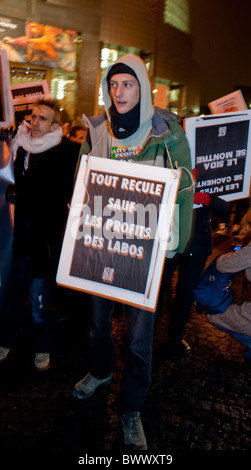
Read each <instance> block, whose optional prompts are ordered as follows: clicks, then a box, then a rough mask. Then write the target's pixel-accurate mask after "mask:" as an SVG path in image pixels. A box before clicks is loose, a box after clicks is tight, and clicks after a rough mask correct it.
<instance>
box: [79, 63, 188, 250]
mask: <svg viewBox="0 0 251 470" xmlns="http://www.w3.org/2000/svg"><path fill="white" fill-rule="evenodd" d="M117 62H123V63H125V64H127V65H129V66H130V67H131V68H132V69H133V70H134V71H135V73H136V75H137V78H138V81H139V83H140V87H141V99H140V107H141V111H140V126H139V129H138V131H136V133H135V134H133V135H132V136H131V137H130V138H129V139H125V140H127V142H123V141H122V142H121V144H122V145H123V144H124V143H125V144H126V145H138V144H139V142H140V145H141V146H142V141H143V142H144V144H143V146H142V149H141V151H140V153H139V154H138V155H136V156H135V157H134V159H133V161H134V162H135V163H138V164H144V165H153V166H158V167H163V168H164V167H167V168H172V167H173V168H174V169H176V168H182V175H181V181H180V185H179V190H178V196H177V201H176V208H177V210H176V211H175V215H174V221H173V226H172V231H173V233H174V232H175V233H177V236H176V243H175V249H174V252H183V251H184V249H185V247H186V244H187V242H188V240H189V237H190V233H191V224H192V210H193V181H192V175H191V170H192V168H191V156H190V149H189V145H188V141H187V139H186V136H185V133H184V131H183V129H182V127H181V126H180V124H179V122H178V118H177V116H176V115H174V114H173V113H171V112H169V111H166V110H163V109H161V108H156V107H154V106H152V101H151V86H150V81H149V78H148V75H147V71H146V68H145V65H144V63H143V62H142V61H141V59H139V58H138V57H137V56H134V55H133V54H128V55H126V56H124V57H122V58H121V59H119V60H118V61H117ZM110 68H111V67H108V69H107V72H106V75H105V77H104V78H103V80H102V88H103V97H104V102H105V110H106V112H105V113H104V114H100V115H98V116H93V117H89V118H87V116H85V115H83V116H82V118H83V123H84V124H85V125H86V126H87V127H88V133H87V136H86V139H85V141H84V142H83V144H82V146H81V149H80V155H83V154H84V155H93V156H96V157H104V158H111V138H112V137H113V136H112V131H111V126H110V115H109V108H110V106H111V100H110V95H109V90H108V86H107V80H106V76H107V74H108V72H109V70H110ZM145 135H146V136H147V137H146V138H145ZM174 225H176V227H175V226H174ZM177 237H178V239H177ZM168 256H173V253H172V254H170V253H168Z"/></svg>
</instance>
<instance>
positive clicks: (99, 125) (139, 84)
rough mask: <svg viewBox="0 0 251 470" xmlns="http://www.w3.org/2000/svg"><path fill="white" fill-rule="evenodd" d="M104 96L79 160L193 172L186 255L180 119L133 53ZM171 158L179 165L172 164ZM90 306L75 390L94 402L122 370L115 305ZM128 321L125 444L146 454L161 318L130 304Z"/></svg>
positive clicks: (108, 79) (106, 84) (186, 159)
mask: <svg viewBox="0 0 251 470" xmlns="http://www.w3.org/2000/svg"><path fill="white" fill-rule="evenodd" d="M102 90H103V97H104V103H105V111H106V112H105V114H104V115H99V116H96V117H90V118H89V119H88V118H87V117H86V116H83V121H84V124H85V125H86V126H87V127H88V134H87V136H86V139H85V141H84V143H83V144H82V147H81V152H80V154H89V155H93V156H99V157H104V158H112V159H117V160H127V161H130V162H135V163H138V164H144V165H153V166H159V167H165V166H167V167H168V166H169V167H170V165H173V167H175V166H179V167H184V168H185V170H186V169H187V170H188V172H187V171H185V170H184V171H182V177H181V182H180V186H179V194H178V199H177V204H178V205H179V243H177V245H178V246H177V250H178V251H183V249H184V248H185V246H186V243H187V241H188V239H189V236H190V227H191V218H192V205H193V190H192V184H191V178H190V174H189V172H190V171H191V159H190V151H189V146H188V142H187V140H186V138H185V135H184V132H183V130H182V128H181V127H180V125H179V123H178V120H177V117H176V116H175V115H174V114H172V113H169V112H167V111H163V110H160V109H155V108H154V107H153V105H152V99H151V85H150V80H149V78H148V74H147V70H146V67H145V64H144V62H143V61H142V60H141V59H140V58H139V57H137V56H135V55H133V54H128V55H126V56H124V57H122V58H120V59H119V60H117V61H116V62H115V63H114V64H113V65H112V66H111V67H109V68H108V70H107V73H106V75H105V77H104V78H103V80H102ZM168 154H169V158H171V160H172V162H170V161H169V158H168V157H167V155H168ZM125 155H129V157H125ZM170 156H171V157H170ZM172 255H173V253H172V254H171V256H172ZM91 306H92V312H91V321H90V329H89V348H90V372H89V373H88V374H87V375H86V376H85V377H84V378H83V379H82V380H80V381H79V382H78V383H77V384H76V385H75V389H74V395H75V396H76V397H77V398H82V399H85V398H88V397H90V396H91V395H92V394H93V393H94V392H95V390H96V389H97V388H98V387H99V386H100V385H104V384H108V383H110V382H111V379H112V372H113V370H114V365H115V357H114V349H113V342H112V336H111V317H112V314H113V311H114V306H115V302H114V301H112V300H109V299H104V298H101V297H96V296H91ZM124 315H125V323H126V327H127V340H128V350H127V358H126V364H125V368H124V372H123V379H122V387H121V388H122V390H121V398H120V413H121V422H122V426H123V433H124V444H125V446H126V447H127V448H130V449H131V450H146V449H147V442H146V438H145V434H144V431H143V427H142V423H141V418H140V412H141V409H142V407H143V403H144V401H145V398H146V396H147V393H148V391H149V387H150V382H151V363H152V340H153V325H154V318H155V315H154V314H153V313H151V312H149V311H145V310H142V309H139V308H136V307H132V306H128V305H124Z"/></svg>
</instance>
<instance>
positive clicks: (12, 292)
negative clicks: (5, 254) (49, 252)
mask: <svg viewBox="0 0 251 470" xmlns="http://www.w3.org/2000/svg"><path fill="white" fill-rule="evenodd" d="M26 292H27V294H28V300H29V312H30V315H31V319H32V344H33V348H34V352H36V353H37V352H50V349H51V335H50V283H49V280H48V279H47V278H46V277H32V275H31V272H30V264H29V259H28V258H26V259H17V260H14V261H13V266H12V271H11V276H10V282H9V288H8V295H7V299H6V306H5V308H4V312H3V315H1V328H0V331H1V332H0V346H2V347H6V348H10V349H12V348H13V346H14V345H15V343H16V341H17V339H18V336H19V333H20V330H21V328H22V325H23V324H24V317H23V315H24V304H25V294H26Z"/></svg>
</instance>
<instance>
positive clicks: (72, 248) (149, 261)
mask: <svg viewBox="0 0 251 470" xmlns="http://www.w3.org/2000/svg"><path fill="white" fill-rule="evenodd" d="M179 181H180V170H167V169H163V168H157V167H152V166H151V167H148V166H146V165H140V164H134V163H133V164H132V163H127V162H118V161H115V160H108V159H104V158H97V157H86V156H83V157H82V160H81V165H80V168H79V172H78V176H77V180H76V185H75V190H74V194H73V198H72V203H71V208H70V212H69V217H68V223H67V227H66V233H65V238H64V243H63V248H62V253H61V258H60V263H59V268H58V274H57V282H58V284H61V285H65V286H68V287H72V288H75V289H79V290H83V291H87V292H91V293H94V294H97V295H100V296H103V297H108V298H112V299H116V300H118V301H121V302H124V303H129V304H131V305H137V306H139V307H141V308H144V309H146V310H152V311H154V310H155V307H156V301H157V295H158V290H159V284H160V280H161V275H162V269H163V264H164V259H165V253H166V248H167V240H168V238H169V237H170V227H171V222H172V218H173V213H174V207H175V202H176V196H177V190H178V186H179Z"/></svg>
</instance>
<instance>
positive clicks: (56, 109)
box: [36, 99, 60, 123]
mask: <svg viewBox="0 0 251 470" xmlns="http://www.w3.org/2000/svg"><path fill="white" fill-rule="evenodd" d="M36 106H48V108H51V109H52V111H54V115H55V117H54V119H53V122H56V123H60V111H59V107H58V105H57V102H56V101H54V100H43V99H41V100H38V101H37V102H36Z"/></svg>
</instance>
